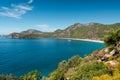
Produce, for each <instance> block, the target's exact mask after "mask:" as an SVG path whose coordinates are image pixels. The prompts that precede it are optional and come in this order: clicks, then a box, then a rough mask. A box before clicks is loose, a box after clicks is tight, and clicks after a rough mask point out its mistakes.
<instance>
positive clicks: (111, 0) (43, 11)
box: [0, 0, 120, 34]
mask: <svg viewBox="0 0 120 80" xmlns="http://www.w3.org/2000/svg"><path fill="white" fill-rule="evenodd" d="M78 22H79V23H83V24H84V23H89V22H98V23H103V24H113V23H117V22H120V0H0V34H8V33H11V32H20V31H23V30H27V29H38V30H41V31H48V32H50V31H54V30H56V29H58V28H60V29H64V28H66V27H68V26H69V25H72V24H74V23H78Z"/></svg>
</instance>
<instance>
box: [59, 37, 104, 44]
mask: <svg viewBox="0 0 120 80" xmlns="http://www.w3.org/2000/svg"><path fill="white" fill-rule="evenodd" d="M58 39H68V40H81V41H89V42H97V43H104V41H100V40H92V39H78V38H58Z"/></svg>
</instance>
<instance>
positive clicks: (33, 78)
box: [20, 70, 42, 80]
mask: <svg viewBox="0 0 120 80" xmlns="http://www.w3.org/2000/svg"><path fill="white" fill-rule="evenodd" d="M41 78H42V75H41V73H40V72H39V71H38V70H34V71H31V72H29V73H27V74H26V75H24V76H20V80H40V79H41Z"/></svg>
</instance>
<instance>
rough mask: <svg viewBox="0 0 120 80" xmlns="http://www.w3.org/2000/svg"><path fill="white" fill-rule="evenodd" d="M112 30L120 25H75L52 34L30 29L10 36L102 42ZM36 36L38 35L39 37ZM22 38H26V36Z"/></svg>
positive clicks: (119, 27)
mask: <svg viewBox="0 0 120 80" xmlns="http://www.w3.org/2000/svg"><path fill="white" fill-rule="evenodd" d="M112 29H113V30H118V29H120V23H115V24H100V23H87V24H80V23H75V24H73V25H71V26H68V27H67V28H66V29H64V30H61V29H58V30H56V31H54V32H51V33H49V32H44V33H42V32H41V31H38V30H34V29H29V30H26V31H22V32H21V33H19V34H18V33H17V34H14V33H12V34H10V35H9V36H11V35H13V34H14V35H15V37H16V36H17V37H18V38H19V36H18V35H27V38H28V37H29V36H31V35H30V34H33V35H32V37H34V38H40V37H41V36H42V37H52V38H80V39H93V40H102V38H103V37H104V35H106V34H107V32H108V31H109V30H112ZM34 35H37V37H36V36H34ZM38 35H40V37H38ZM13 38H14V36H13ZM22 38H26V36H24V37H22ZM30 38H31V37H30Z"/></svg>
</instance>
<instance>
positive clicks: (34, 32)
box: [20, 29, 42, 34]
mask: <svg viewBox="0 0 120 80" xmlns="http://www.w3.org/2000/svg"><path fill="white" fill-rule="evenodd" d="M20 33H21V34H42V32H41V31H39V30H35V29H28V30H26V31H22V32H20Z"/></svg>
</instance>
